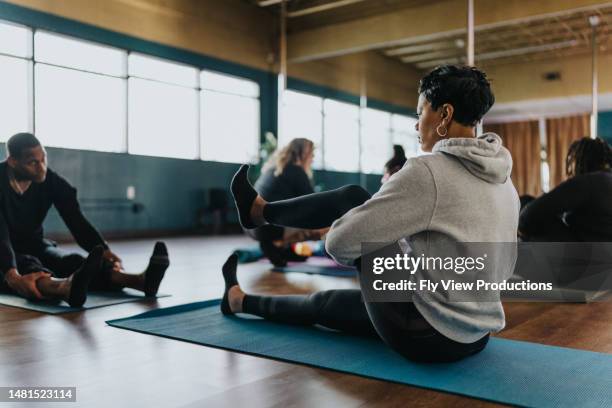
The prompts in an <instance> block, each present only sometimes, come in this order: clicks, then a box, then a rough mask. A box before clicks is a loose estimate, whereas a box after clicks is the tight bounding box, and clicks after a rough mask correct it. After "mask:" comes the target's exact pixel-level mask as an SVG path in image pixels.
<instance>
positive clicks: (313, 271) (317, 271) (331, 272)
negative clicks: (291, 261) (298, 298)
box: [272, 263, 357, 278]
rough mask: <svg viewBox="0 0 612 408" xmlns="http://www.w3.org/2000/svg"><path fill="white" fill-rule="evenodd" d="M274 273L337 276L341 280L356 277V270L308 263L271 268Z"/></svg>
mask: <svg viewBox="0 0 612 408" xmlns="http://www.w3.org/2000/svg"><path fill="white" fill-rule="evenodd" d="M272 270H273V271H274V272H282V273H289V272H297V273H307V274H310V275H326V276H338V277H341V278H352V277H354V276H357V269H355V268H348V267H344V266H325V265H311V264H308V263H302V264H295V265H288V266H283V267H275V268H272Z"/></svg>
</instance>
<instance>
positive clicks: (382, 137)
mask: <svg viewBox="0 0 612 408" xmlns="http://www.w3.org/2000/svg"><path fill="white" fill-rule="evenodd" d="M392 155H393V147H392V141H391V115H390V114H389V113H387V112H384V111H380V110H376V109H364V110H363V111H362V117H361V168H362V171H363V172H364V173H375V174H382V172H383V167H384V165H385V163H386V162H387V160H389V159H390V158H391V156H392Z"/></svg>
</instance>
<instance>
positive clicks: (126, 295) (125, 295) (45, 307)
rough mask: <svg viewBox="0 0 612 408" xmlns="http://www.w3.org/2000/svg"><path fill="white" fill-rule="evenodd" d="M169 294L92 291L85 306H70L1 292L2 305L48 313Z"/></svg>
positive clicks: (79, 309) (0, 300) (128, 290)
mask: <svg viewBox="0 0 612 408" xmlns="http://www.w3.org/2000/svg"><path fill="white" fill-rule="evenodd" d="M167 296H170V295H164V294H158V295H157V296H156V297H145V296H144V295H143V294H142V292H138V291H135V290H134V291H132V290H130V289H124V290H122V291H113V292H91V293H89V294H87V302H85V305H84V306H83V307H70V306H69V305H68V303H66V302H63V301H58V302H52V301H31V300H28V299H24V298H22V297H20V296H17V295H13V294H11V293H0V305H4V306H12V307H18V308H21V309H28V310H34V311H37V312H42V313H48V314H59V313H68V312H79V311H82V310H87V309H93V308H97V307H104V306H111V305H117V304H120V303H128V302H138V301H141V300H150V299H156V298H160V297H167Z"/></svg>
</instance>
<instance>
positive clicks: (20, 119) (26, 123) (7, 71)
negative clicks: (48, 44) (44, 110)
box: [0, 56, 32, 142]
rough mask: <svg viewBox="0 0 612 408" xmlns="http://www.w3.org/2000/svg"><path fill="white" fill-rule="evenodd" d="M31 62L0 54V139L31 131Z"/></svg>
mask: <svg viewBox="0 0 612 408" xmlns="http://www.w3.org/2000/svg"><path fill="white" fill-rule="evenodd" d="M31 69H32V62H30V61H27V60H23V59H21V58H13V57H5V56H0V72H1V73H2V75H0V89H1V90H2V91H1V92H0V112H2V114H1V115H2V120H0V141H2V142H5V141H7V140H8V138H9V137H11V136H12V135H14V134H15V133H18V132H31V131H32V118H31V112H32V104H31V100H32V98H31V95H32V81H31V80H30V77H31Z"/></svg>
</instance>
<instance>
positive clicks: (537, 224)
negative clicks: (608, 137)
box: [519, 171, 612, 242]
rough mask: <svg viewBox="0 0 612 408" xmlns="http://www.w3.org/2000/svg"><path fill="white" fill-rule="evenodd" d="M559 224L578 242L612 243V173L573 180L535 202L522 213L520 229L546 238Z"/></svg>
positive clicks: (597, 173) (590, 174)
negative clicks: (561, 223)
mask: <svg viewBox="0 0 612 408" xmlns="http://www.w3.org/2000/svg"><path fill="white" fill-rule="evenodd" d="M560 221H561V222H563V223H564V224H565V225H567V227H568V228H569V230H570V231H571V233H572V235H573V236H575V237H576V239H577V240H579V241H583V242H607V241H612V171H598V172H593V173H587V174H582V175H579V176H575V177H572V178H570V179H569V180H567V181H565V182H563V183H561V184H559V185H558V186H557V187H556V188H554V189H553V190H552V191H550V192H549V193H547V194H544V195H543V196H541V197H539V198H538V199H536V200H534V201H532V202H531V203H529V204H528V205H527V206H526V207H525V208H524V209H523V210H522V211H521V215H520V217H519V230H520V231H521V232H522V233H523V234H525V235H526V236H546V235H548V233H549V230H550V229H551V228H550V227H551V225H552V224H553V223H559V222H560Z"/></svg>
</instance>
